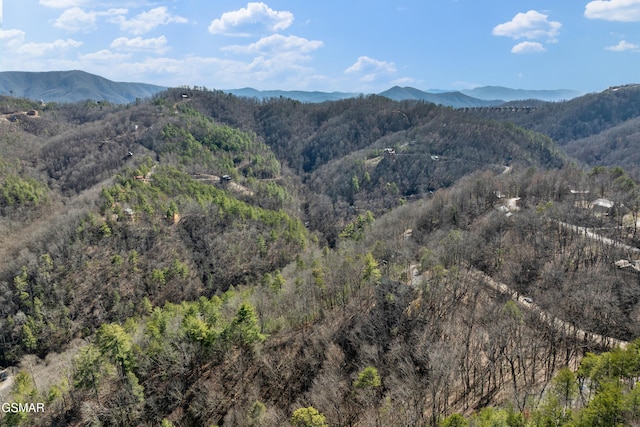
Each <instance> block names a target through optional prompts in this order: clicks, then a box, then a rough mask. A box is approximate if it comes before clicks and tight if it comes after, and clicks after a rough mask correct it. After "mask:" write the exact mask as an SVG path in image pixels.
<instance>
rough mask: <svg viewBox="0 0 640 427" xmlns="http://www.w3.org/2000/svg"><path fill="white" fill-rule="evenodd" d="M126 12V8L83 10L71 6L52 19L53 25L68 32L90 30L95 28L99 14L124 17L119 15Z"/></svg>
mask: <svg viewBox="0 0 640 427" xmlns="http://www.w3.org/2000/svg"><path fill="white" fill-rule="evenodd" d="M127 13H128V10H127V9H109V10H107V11H92V12H85V11H84V10H82V9H81V8H79V7H73V8H71V9H67V10H65V11H64V12H63V13H62V15H60V16H59V17H58V19H56V20H55V21H54V23H53V26H54V27H56V28H60V29H63V30H66V31H69V32H77V31H90V30H94V29H95V28H96V21H97V19H98V17H99V16H108V17H113V16H115V17H119V18H120V19H124V18H123V17H122V16H121V15H126V14H127ZM112 19H113V18H112Z"/></svg>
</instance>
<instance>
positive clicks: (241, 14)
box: [209, 2, 294, 36]
mask: <svg viewBox="0 0 640 427" xmlns="http://www.w3.org/2000/svg"><path fill="white" fill-rule="evenodd" d="M293 19H294V18H293V13H291V12H289V11H275V10H273V9H271V8H270V7H269V6H267V5H266V4H264V3H262V2H260V3H257V2H252V3H247V7H246V8H242V9H238V10H235V11H232V12H225V13H223V14H222V16H221V17H220V18H218V19H214V20H213V21H211V25H209V32H210V33H211V34H225V35H235V36H248V35H250V34H251V33H253V32H255V31H259V32H261V33H262V32H264V31H265V30H266V31H268V32H273V31H281V30H284V29H286V28H288V27H289V26H290V25H291V24H292V23H293Z"/></svg>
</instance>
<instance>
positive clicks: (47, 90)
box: [0, 71, 579, 108]
mask: <svg viewBox="0 0 640 427" xmlns="http://www.w3.org/2000/svg"><path fill="white" fill-rule="evenodd" d="M164 89H166V87H163V86H157V85H150V84H146V83H125V82H113V81H111V80H108V79H105V78H103V77H100V76H97V75H93V74H90V73H86V72H84V71H50V72H22V71H5V72H0V94H1V95H11V96H15V97H23V98H28V99H31V100H36V101H40V100H43V101H45V102H78V101H85V100H93V101H101V100H106V101H109V102H112V103H115V104H126V103H131V102H134V101H135V100H136V99H144V98H149V97H151V96H153V95H154V94H156V93H158V92H160V91H162V90H164ZM223 91H224V92H225V93H231V94H234V95H236V96H241V97H247V98H256V99H260V100H264V99H269V98H280V97H284V98H290V99H294V100H297V101H300V102H308V103H320V102H326V101H337V100H340V99H346V98H354V97H358V96H363V94H362V93H352V92H323V91H303V90H257V89H253V88H250V87H247V88H242V89H227V90H223ZM379 95H380V96H385V97H388V98H390V99H393V100H395V101H404V100H421V101H426V102H432V103H434V104H438V105H444V106H448V107H454V108H465V107H482V106H493V105H498V104H500V103H502V102H505V101H513V100H524V99H539V100H544V101H558V100H566V99H571V98H573V97H576V96H578V95H579V92H577V91H572V90H564V89H563V90H524V89H509V88H504V87H498V86H486V87H479V88H475V89H471V90H461V91H446V90H435V89H434V90H430V91H423V90H420V89H416V88H413V87H399V86H394V87H392V88H390V89H388V90H386V91H384V92H381V93H379Z"/></svg>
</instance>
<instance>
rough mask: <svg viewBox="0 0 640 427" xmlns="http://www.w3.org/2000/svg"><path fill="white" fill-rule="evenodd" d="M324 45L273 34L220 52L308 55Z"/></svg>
mask: <svg viewBox="0 0 640 427" xmlns="http://www.w3.org/2000/svg"><path fill="white" fill-rule="evenodd" d="M323 45H324V43H322V42H321V41H320V40H307V39H305V38H302V37H297V36H283V35H280V34H273V35H271V36H268V37H263V38H261V39H260V40H258V41H257V42H255V43H251V44H249V45H246V46H240V45H232V46H226V47H223V48H222V50H224V51H229V52H233V53H249V54H252V53H265V52H277V53H281V52H285V51H288V52H291V51H296V52H300V53H309V52H312V51H314V50H317V49H319V48H321V47H322V46H323Z"/></svg>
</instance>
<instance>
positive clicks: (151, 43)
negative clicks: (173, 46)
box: [111, 36, 168, 54]
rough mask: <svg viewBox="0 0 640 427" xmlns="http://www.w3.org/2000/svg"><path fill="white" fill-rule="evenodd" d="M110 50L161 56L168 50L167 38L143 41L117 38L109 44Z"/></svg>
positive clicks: (140, 39) (137, 38) (139, 38)
mask: <svg viewBox="0 0 640 427" xmlns="http://www.w3.org/2000/svg"><path fill="white" fill-rule="evenodd" d="M111 48H113V49H119V50H123V51H126V52H142V51H149V52H155V53H159V54H162V53H164V52H166V51H167V50H168V46H167V38H166V37H165V36H160V37H156V38H152V39H143V38H142V37H136V38H133V39H130V38H127V37H118V38H117V39H115V40H114V41H113V42H111Z"/></svg>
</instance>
